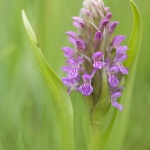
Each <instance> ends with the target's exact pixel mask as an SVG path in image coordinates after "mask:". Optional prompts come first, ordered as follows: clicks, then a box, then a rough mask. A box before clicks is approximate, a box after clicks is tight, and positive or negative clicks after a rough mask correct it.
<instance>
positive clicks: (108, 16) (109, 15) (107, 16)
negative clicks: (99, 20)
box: [104, 12, 112, 20]
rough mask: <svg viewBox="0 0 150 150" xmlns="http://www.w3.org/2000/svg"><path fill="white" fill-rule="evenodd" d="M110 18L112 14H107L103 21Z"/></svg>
mask: <svg viewBox="0 0 150 150" xmlns="http://www.w3.org/2000/svg"><path fill="white" fill-rule="evenodd" d="M111 18H112V13H110V12H109V13H107V14H106V16H105V17H104V19H106V20H110V19H111Z"/></svg>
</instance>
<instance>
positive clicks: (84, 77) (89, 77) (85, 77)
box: [82, 74, 91, 81]
mask: <svg viewBox="0 0 150 150" xmlns="http://www.w3.org/2000/svg"><path fill="white" fill-rule="evenodd" d="M82 79H83V80H84V81H87V80H88V81H90V80H91V75H89V74H84V75H83V76H82Z"/></svg>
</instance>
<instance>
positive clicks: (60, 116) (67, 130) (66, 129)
mask: <svg viewBox="0 0 150 150" xmlns="http://www.w3.org/2000/svg"><path fill="white" fill-rule="evenodd" d="M22 18H23V23H24V26H25V29H26V31H27V34H28V37H29V40H30V42H31V44H32V47H33V50H34V54H35V57H36V60H37V62H38V64H39V66H40V69H41V71H42V74H43V76H44V77H45V79H46V81H47V84H48V86H49V90H50V94H51V96H52V100H53V104H54V109H55V112H56V115H57V120H58V126H59V132H60V144H61V148H62V150H73V149H74V142H73V109H72V104H71V100H70V98H69V96H68V93H67V92H66V89H65V87H64V86H63V84H62V83H61V81H60V79H59V78H58V77H57V75H56V74H55V73H54V72H53V70H52V69H51V68H50V67H49V65H48V63H47V61H46V60H45V58H44V56H43V54H42V51H41V50H40V48H39V46H38V42H37V40H36V37H35V34H34V32H33V30H32V27H31V25H30V23H29V21H28V19H27V17H26V14H25V12H24V10H23V11H22Z"/></svg>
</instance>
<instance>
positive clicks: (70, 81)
mask: <svg viewBox="0 0 150 150" xmlns="http://www.w3.org/2000/svg"><path fill="white" fill-rule="evenodd" d="M62 82H63V83H64V85H65V86H68V87H76V86H78V85H79V78H75V79H69V78H67V77H66V78H62Z"/></svg>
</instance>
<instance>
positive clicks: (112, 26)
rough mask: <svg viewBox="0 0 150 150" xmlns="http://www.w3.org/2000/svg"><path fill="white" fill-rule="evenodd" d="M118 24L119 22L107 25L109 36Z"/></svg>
mask: <svg viewBox="0 0 150 150" xmlns="http://www.w3.org/2000/svg"><path fill="white" fill-rule="evenodd" d="M118 24H119V22H117V21H114V22H111V23H110V24H109V25H108V32H109V33H110V34H112V33H113V32H114V30H115V29H116V27H117V25H118Z"/></svg>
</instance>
